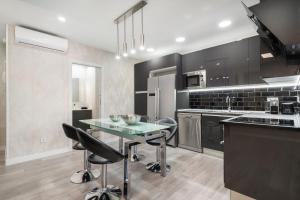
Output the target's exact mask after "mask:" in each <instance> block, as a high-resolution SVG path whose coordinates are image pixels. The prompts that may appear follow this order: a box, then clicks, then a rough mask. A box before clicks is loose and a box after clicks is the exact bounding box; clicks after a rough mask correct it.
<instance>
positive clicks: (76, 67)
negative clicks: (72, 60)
mask: <svg viewBox="0 0 300 200" xmlns="http://www.w3.org/2000/svg"><path fill="white" fill-rule="evenodd" d="M101 76H102V70H101V67H95V66H88V65H83V64H72V108H73V112H72V119H73V125H74V126H76V127H78V128H82V129H84V130H86V129H88V128H89V127H87V126H85V125H83V124H82V123H79V120H82V119H91V118H94V119H95V118H100V117H101V87H102V84H101V80H102V78H101Z"/></svg>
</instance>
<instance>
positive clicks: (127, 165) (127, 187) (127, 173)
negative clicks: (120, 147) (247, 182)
mask: <svg viewBox="0 0 300 200" xmlns="http://www.w3.org/2000/svg"><path fill="white" fill-rule="evenodd" d="M130 158H131V146H130V142H125V159H124V180H123V181H124V187H123V197H124V199H125V200H128V199H130V182H131V180H130V165H131V164H130V163H131V162H130Z"/></svg>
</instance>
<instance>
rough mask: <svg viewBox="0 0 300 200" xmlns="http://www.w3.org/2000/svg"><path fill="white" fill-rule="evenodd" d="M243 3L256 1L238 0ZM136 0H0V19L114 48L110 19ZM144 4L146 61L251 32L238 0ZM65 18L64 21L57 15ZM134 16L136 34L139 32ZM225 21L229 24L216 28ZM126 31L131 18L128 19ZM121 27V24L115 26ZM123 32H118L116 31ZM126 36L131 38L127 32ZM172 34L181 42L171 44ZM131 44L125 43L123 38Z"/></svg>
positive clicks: (158, 0)
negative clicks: (180, 37) (180, 39)
mask: <svg viewBox="0 0 300 200" xmlns="http://www.w3.org/2000/svg"><path fill="white" fill-rule="evenodd" d="M243 1H244V2H245V3H246V4H247V5H248V6H250V5H254V4H256V3H258V2H259V0H243ZM137 2H138V0H88V1H87V0H0V23H10V24H20V25H25V26H30V27H33V28H36V29H40V30H43V31H47V32H51V33H54V34H57V35H60V36H63V37H67V38H70V39H73V40H76V41H79V42H81V43H84V44H87V45H90V46H93V47H96V48H99V49H103V50H107V51H110V52H115V50H116V26H115V25H114V23H113V20H114V19H115V18H116V17H118V16H119V15H120V14H122V13H123V12H124V11H126V10H127V9H128V8H130V7H131V6H132V5H134V4H135V3H137ZM147 2H148V5H146V7H145V8H144V30H145V42H146V46H147V47H153V48H154V49H155V52H154V53H148V52H142V53H138V54H137V55H136V56H135V57H136V58H139V59H149V58H152V57H156V56H161V55H166V54H170V53H174V52H178V53H183V54H184V53H187V52H191V51H195V50H200V49H203V48H207V47H211V46H216V45H219V44H223V43H227V42H231V41H235V40H240V39H242V38H245V37H249V36H253V35H255V34H256V32H255V29H254V27H253V25H252V24H251V23H250V21H249V20H248V19H247V17H246V13H245V11H244V9H243V7H242V5H241V2H240V0H209V1H208V0H148V1H147ZM58 15H62V16H64V17H66V20H67V21H66V23H61V22H59V21H58V20H57V16H58ZM139 19H140V15H139V13H138V14H137V16H136V17H135V20H136V38H137V39H138V34H139V32H140V23H139ZM225 19H229V20H231V21H232V25H231V26H230V27H228V28H225V29H220V28H219V27H218V23H219V22H220V21H222V20H225ZM127 24H128V27H129V29H130V25H131V21H129V22H128V23H127ZM120 29H121V30H123V25H121V26H120ZM120 35H123V31H121V34H120ZM127 35H128V39H129V38H130V36H131V33H130V31H129V32H128V34H127ZM177 36H184V37H186V42H184V43H182V44H177V43H175V38H176V37H177ZM121 41H122V40H121ZM128 43H129V44H130V42H128Z"/></svg>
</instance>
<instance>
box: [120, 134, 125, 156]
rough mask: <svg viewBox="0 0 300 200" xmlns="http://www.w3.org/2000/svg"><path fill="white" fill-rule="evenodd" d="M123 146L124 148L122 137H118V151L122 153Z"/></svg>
mask: <svg viewBox="0 0 300 200" xmlns="http://www.w3.org/2000/svg"><path fill="white" fill-rule="evenodd" d="M123 148H124V144H123V137H119V152H120V153H123Z"/></svg>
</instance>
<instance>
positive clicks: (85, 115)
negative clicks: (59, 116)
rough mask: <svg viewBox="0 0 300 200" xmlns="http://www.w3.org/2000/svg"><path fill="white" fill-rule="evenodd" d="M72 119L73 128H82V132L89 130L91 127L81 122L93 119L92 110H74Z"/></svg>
mask: <svg viewBox="0 0 300 200" xmlns="http://www.w3.org/2000/svg"><path fill="white" fill-rule="evenodd" d="M72 118H73V122H72V124H73V126H75V127H76V128H81V129H82V130H87V129H89V128H90V126H89V125H86V124H83V123H81V122H80V120H84V119H92V118H93V116H92V110H73V112H72Z"/></svg>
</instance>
